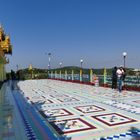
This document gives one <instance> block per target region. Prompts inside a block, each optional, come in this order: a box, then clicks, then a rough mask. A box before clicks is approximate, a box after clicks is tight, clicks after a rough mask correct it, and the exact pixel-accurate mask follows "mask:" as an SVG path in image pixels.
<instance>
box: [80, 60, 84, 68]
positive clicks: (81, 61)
mask: <svg viewBox="0 0 140 140" xmlns="http://www.w3.org/2000/svg"><path fill="white" fill-rule="evenodd" d="M83 62H84V60H83V59H81V60H80V63H81V69H82V68H83Z"/></svg>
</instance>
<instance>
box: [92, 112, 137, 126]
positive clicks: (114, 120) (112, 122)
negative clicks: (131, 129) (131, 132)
mask: <svg viewBox="0 0 140 140" xmlns="http://www.w3.org/2000/svg"><path fill="white" fill-rule="evenodd" d="M92 117H93V118H95V119H96V120H98V121H100V122H102V123H104V124H106V125H108V126H116V125H121V124H126V123H132V122H136V120H134V119H131V118H128V117H126V116H123V115H120V114H117V113H110V114H102V115H97V116H92Z"/></svg>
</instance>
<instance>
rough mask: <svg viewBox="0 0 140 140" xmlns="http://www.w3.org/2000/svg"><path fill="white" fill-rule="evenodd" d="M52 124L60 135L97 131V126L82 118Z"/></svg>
mask: <svg viewBox="0 0 140 140" xmlns="http://www.w3.org/2000/svg"><path fill="white" fill-rule="evenodd" d="M50 124H51V125H52V126H53V127H54V129H55V130H56V131H57V132H58V133H59V134H68V133H73V132H81V131H85V130H90V129H96V127H95V126H93V125H91V124H89V123H88V122H86V121H84V120H83V119H81V118H75V119H67V120H59V121H52V122H50Z"/></svg>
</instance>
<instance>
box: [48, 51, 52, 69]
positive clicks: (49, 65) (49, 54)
mask: <svg viewBox="0 0 140 140" xmlns="http://www.w3.org/2000/svg"><path fill="white" fill-rule="evenodd" d="M48 56H49V64H48V69H49V70H50V69H51V53H48Z"/></svg>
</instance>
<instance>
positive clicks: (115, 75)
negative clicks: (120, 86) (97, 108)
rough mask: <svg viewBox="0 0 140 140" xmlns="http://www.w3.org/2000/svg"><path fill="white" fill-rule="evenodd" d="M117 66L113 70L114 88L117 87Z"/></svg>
mask: <svg viewBox="0 0 140 140" xmlns="http://www.w3.org/2000/svg"><path fill="white" fill-rule="evenodd" d="M116 72H117V67H116V66H115V67H114V68H113V70H112V89H116V88H117V73H116Z"/></svg>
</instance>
